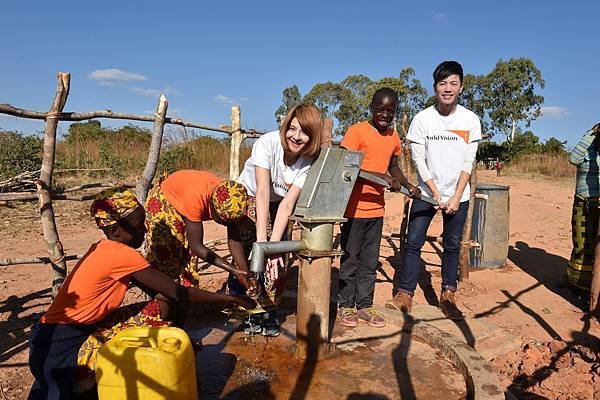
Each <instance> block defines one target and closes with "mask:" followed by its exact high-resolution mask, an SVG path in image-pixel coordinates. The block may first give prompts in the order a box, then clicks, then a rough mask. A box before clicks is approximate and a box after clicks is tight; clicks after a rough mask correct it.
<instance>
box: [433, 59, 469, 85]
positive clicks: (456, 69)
mask: <svg viewBox="0 0 600 400" xmlns="http://www.w3.org/2000/svg"><path fill="white" fill-rule="evenodd" d="M451 75H458V76H459V78H460V83H462V81H463V68H462V65H460V64H459V63H458V62H457V61H444V62H442V63H441V64H440V65H438V66H437V67H436V68H435V71H433V84H434V85H437V83H438V82H439V81H443V80H444V79H446V78H447V77H449V76H451Z"/></svg>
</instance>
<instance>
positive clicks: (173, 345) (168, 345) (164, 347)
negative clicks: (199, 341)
mask: <svg viewBox="0 0 600 400" xmlns="http://www.w3.org/2000/svg"><path fill="white" fill-rule="evenodd" d="M96 382H97V384H98V398H99V399H100V400H109V399H110V400H120V399H123V400H135V399H139V400H155V399H177V400H196V399H197V398H198V393H197V388H196V363H195V360H194V350H193V349H192V343H191V342H190V339H189V337H188V335H187V334H186V333H185V331H183V330H181V329H179V328H173V327H160V328H151V327H133V328H127V329H124V330H122V331H121V332H119V333H118V334H117V335H115V337H113V338H112V339H111V340H109V341H108V342H106V343H105V344H104V345H103V346H102V347H101V348H100V350H98V360H97V362H96Z"/></svg>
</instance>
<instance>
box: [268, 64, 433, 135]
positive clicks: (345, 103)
mask: <svg viewBox="0 0 600 400" xmlns="http://www.w3.org/2000/svg"><path fill="white" fill-rule="evenodd" d="M382 87H390V88H392V89H394V90H396V92H397V93H398V109H397V110H396V114H397V116H398V120H401V118H402V115H406V116H407V117H408V118H412V117H413V116H414V115H415V114H416V113H417V112H418V111H419V110H420V109H421V108H423V106H424V105H425V100H426V98H427V91H426V90H425V88H423V86H422V85H421V82H419V80H417V79H415V78H414V70H413V69H412V68H405V69H402V70H401V71H400V72H399V74H398V76H397V77H386V78H383V79H380V80H377V81H373V80H371V79H370V78H369V77H367V76H364V75H350V76H347V77H346V78H345V79H343V80H342V81H341V82H325V83H317V84H316V85H314V86H313V87H312V88H311V90H310V91H309V92H308V93H307V94H306V95H305V96H304V97H302V99H301V101H302V102H306V103H310V104H314V105H315V106H316V107H318V108H319V109H320V110H321V112H322V113H323V116H324V117H326V118H331V119H332V120H333V121H334V123H335V125H336V130H335V134H336V135H343V134H344V132H345V131H346V129H347V128H348V127H349V126H350V125H352V124H355V123H357V122H359V121H362V120H365V119H367V118H368V117H369V115H370V110H369V104H370V102H371V98H372V96H373V93H375V91H376V90H377V89H379V88H382ZM297 89H298V88H297V87H296V86H293V87H290V88H287V89H285V90H284V92H283V104H282V105H281V106H280V107H279V108H278V109H277V111H276V113H275V115H276V116H279V115H282V113H283V112H284V110H288V109H289V106H288V105H289V104H290V103H291V102H292V100H294V101H297V99H298V97H299V95H300V92H299V91H297ZM398 131H402V130H401V129H398Z"/></svg>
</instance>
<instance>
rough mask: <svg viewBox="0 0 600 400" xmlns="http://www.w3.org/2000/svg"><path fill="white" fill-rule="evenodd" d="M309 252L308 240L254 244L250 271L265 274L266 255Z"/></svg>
mask: <svg viewBox="0 0 600 400" xmlns="http://www.w3.org/2000/svg"><path fill="white" fill-rule="evenodd" d="M303 250H308V243H307V242H306V240H282V241H279V242H254V244H253V245H252V259H251V260H250V271H252V272H265V255H268V254H280V253H290V252H292V253H297V252H299V251H303Z"/></svg>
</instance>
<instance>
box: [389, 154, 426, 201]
mask: <svg viewBox="0 0 600 400" xmlns="http://www.w3.org/2000/svg"><path fill="white" fill-rule="evenodd" d="M388 171H389V173H390V175H391V176H392V177H393V178H394V179H395V180H396V182H397V183H398V184H400V185H401V186H404V187H405V188H407V189H408V190H409V192H410V195H411V197H419V196H420V195H421V191H420V190H419V188H417V187H416V186H415V185H413V184H412V183H410V182H409V181H408V179H407V178H406V176H405V175H404V172H402V169H401V168H400V166H399V165H398V156H392V159H391V160H390V165H389V167H388ZM398 190H400V188H398Z"/></svg>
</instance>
